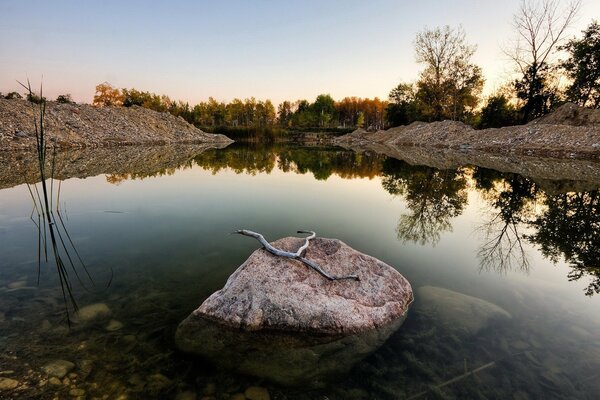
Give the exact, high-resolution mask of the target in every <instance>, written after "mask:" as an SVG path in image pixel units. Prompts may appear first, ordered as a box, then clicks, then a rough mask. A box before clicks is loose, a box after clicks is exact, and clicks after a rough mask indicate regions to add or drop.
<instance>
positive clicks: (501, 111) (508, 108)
mask: <svg viewBox="0 0 600 400" xmlns="http://www.w3.org/2000/svg"><path fill="white" fill-rule="evenodd" d="M518 122H519V112H518V111H517V109H516V107H515V106H513V105H512V104H510V102H509V100H508V98H507V97H506V96H505V95H504V94H495V95H493V96H491V97H489V98H488V99H487V102H486V104H485V106H484V107H483V108H482V110H481V119H480V122H479V127H480V128H482V129H485V128H500V127H502V126H509V125H515V124H517V123H518Z"/></svg>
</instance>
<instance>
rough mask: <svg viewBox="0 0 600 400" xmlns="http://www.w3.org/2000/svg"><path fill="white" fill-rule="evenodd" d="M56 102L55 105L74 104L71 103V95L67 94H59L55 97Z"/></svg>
mask: <svg viewBox="0 0 600 400" xmlns="http://www.w3.org/2000/svg"><path fill="white" fill-rule="evenodd" d="M56 102H57V103H64V104H75V102H74V101H73V98H72V97H71V95H70V94H69V93H67V94H59V95H58V96H57V97H56Z"/></svg>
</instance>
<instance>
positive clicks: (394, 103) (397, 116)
mask: <svg viewBox="0 0 600 400" xmlns="http://www.w3.org/2000/svg"><path fill="white" fill-rule="evenodd" d="M389 99H390V102H389V103H388V105H387V109H386V119H387V123H388V124H389V125H391V126H399V125H406V124H409V123H411V122H413V121H416V120H417V119H418V118H419V117H418V114H417V104H416V93H415V88H414V85H412V84H410V83H400V84H399V85H398V86H396V87H395V88H394V89H392V91H391V92H390V95H389Z"/></svg>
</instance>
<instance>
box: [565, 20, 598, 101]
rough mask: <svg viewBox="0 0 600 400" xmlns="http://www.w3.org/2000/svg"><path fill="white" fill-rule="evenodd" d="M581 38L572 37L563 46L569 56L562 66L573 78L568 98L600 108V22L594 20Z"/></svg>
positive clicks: (568, 90)
mask: <svg viewBox="0 0 600 400" xmlns="http://www.w3.org/2000/svg"><path fill="white" fill-rule="evenodd" d="M582 33H583V37H582V38H581V39H572V40H570V41H568V42H567V44H565V45H564V46H562V47H561V50H565V51H567V52H568V53H569V58H568V59H567V60H566V61H563V62H562V63H561V67H562V68H563V70H564V71H565V72H566V74H567V76H568V77H569V78H571V81H572V83H571V85H570V86H569V88H568V89H567V98H568V99H569V100H570V101H572V102H574V103H577V104H579V105H581V106H583V107H594V108H600V24H598V21H594V22H592V23H591V24H590V26H588V27H587V29H586V30H584V31H583V32H582Z"/></svg>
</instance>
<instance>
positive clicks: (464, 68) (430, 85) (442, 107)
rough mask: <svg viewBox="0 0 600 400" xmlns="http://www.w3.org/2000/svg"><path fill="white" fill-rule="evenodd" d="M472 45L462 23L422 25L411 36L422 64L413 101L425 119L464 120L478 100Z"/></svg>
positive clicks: (478, 73) (479, 81)
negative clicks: (424, 26)
mask: <svg viewBox="0 0 600 400" xmlns="http://www.w3.org/2000/svg"><path fill="white" fill-rule="evenodd" d="M476 48H477V47H476V46H474V45H470V44H468V43H467V41H466V34H465V32H464V30H463V29H462V27H459V28H456V29H455V28H450V27H449V26H448V25H446V26H444V27H443V28H439V27H438V28H435V29H425V30H424V31H423V32H419V33H418V34H417V37H416V39H415V53H416V59H417V62H418V63H422V64H425V69H424V70H423V71H422V72H421V75H420V78H419V81H418V82H417V94H416V97H417V101H418V102H419V104H420V105H421V113H422V114H423V116H424V117H425V118H426V119H429V120H434V121H437V120H441V119H445V118H449V119H453V120H464V119H465V117H466V116H467V113H468V112H470V111H471V110H472V109H473V108H474V107H475V106H476V105H477V103H478V101H479V94H480V92H481V89H482V88H483V77H482V74H481V69H480V68H479V67H478V66H476V65H474V64H472V63H471V57H472V56H473V54H474V53H475V50H476Z"/></svg>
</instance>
